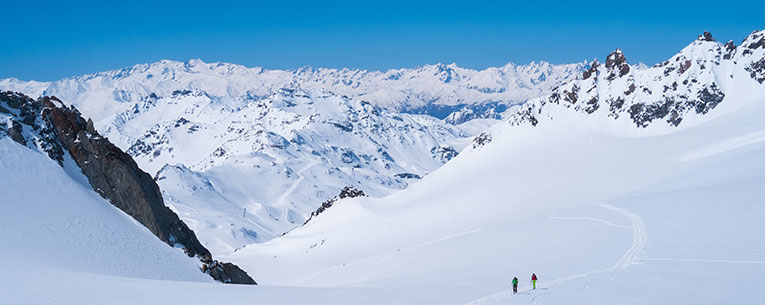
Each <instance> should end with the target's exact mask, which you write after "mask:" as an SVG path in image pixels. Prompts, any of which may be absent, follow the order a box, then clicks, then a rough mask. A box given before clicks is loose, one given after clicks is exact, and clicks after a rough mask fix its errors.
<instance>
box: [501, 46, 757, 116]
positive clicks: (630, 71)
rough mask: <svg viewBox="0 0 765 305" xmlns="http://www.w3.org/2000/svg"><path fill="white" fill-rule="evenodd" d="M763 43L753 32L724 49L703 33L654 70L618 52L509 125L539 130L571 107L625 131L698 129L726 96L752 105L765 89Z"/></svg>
mask: <svg viewBox="0 0 765 305" xmlns="http://www.w3.org/2000/svg"><path fill="white" fill-rule="evenodd" d="M763 39H765V38H764V37H763V34H762V33H761V32H754V33H752V34H751V35H749V36H748V37H747V38H746V39H745V40H744V41H743V42H742V43H741V45H740V46H736V45H735V44H734V43H733V42H732V41H730V42H728V43H726V44H721V43H719V42H717V41H715V40H714V38H713V37H712V35H711V34H710V33H709V32H704V33H703V34H702V35H699V36H698V38H697V39H696V40H695V41H694V42H693V43H691V44H690V45H688V46H687V47H685V48H683V49H682V50H681V51H680V52H679V53H677V54H675V55H674V56H672V57H671V58H670V59H668V60H666V61H664V62H662V63H659V64H656V65H655V66H653V67H651V68H640V67H635V66H631V65H629V63H627V59H626V58H625V55H624V53H622V51H621V50H619V49H617V50H616V51H614V52H613V53H611V54H610V55H608V57H607V58H606V62H605V64H600V63H598V62H597V61H595V62H593V63H592V65H591V66H590V67H589V69H588V70H587V71H585V72H584V73H583V75H582V77H581V78H577V79H576V80H574V81H571V82H568V83H566V84H565V85H562V86H560V87H557V88H555V89H554V90H553V92H552V93H551V94H550V95H548V96H546V97H542V98H538V99H535V100H533V101H530V102H529V103H526V104H524V105H523V106H521V107H520V108H519V109H518V110H517V111H515V112H514V113H513V114H511V115H509V117H510V122H511V124H523V123H530V124H532V125H537V124H538V123H539V122H540V121H550V120H553V119H555V118H556V116H558V113H559V112H560V111H567V112H568V110H564V109H566V108H570V109H571V110H573V111H574V112H576V113H580V114H581V116H582V117H585V116H586V117H597V118H599V120H616V121H618V122H620V126H621V127H620V129H630V128H629V127H631V126H637V127H641V128H649V129H654V130H664V129H666V128H667V127H675V126H678V125H680V124H681V123H683V124H684V125H687V124H693V122H696V121H698V120H701V119H702V116H704V115H705V114H707V113H709V112H710V111H711V110H712V109H715V108H716V107H717V106H718V105H719V104H720V103H721V102H722V101H723V100H725V97H726V96H729V98H728V100H730V101H729V102H728V103H736V101H742V100H743V101H748V100H749V95H750V94H754V93H756V92H758V91H759V90H761V85H762V84H763V81H765V58H764V57H765V56H763V53H762V51H761V48H762V47H763ZM750 80H753V81H754V82H750ZM746 85H748V87H741V86H746ZM717 113H719V111H718V112H717Z"/></svg>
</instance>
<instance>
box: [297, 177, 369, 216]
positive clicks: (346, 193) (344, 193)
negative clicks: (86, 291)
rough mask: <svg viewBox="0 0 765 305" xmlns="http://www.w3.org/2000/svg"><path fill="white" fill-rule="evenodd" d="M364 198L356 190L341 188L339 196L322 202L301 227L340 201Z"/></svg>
mask: <svg viewBox="0 0 765 305" xmlns="http://www.w3.org/2000/svg"><path fill="white" fill-rule="evenodd" d="M364 196H366V195H365V194H364V191H362V190H357V189H355V188H353V187H352V186H346V187H344V188H343V190H341V191H340V194H339V195H337V196H335V197H332V198H330V199H329V200H327V201H324V202H323V203H322V204H321V206H320V207H319V208H318V209H316V211H314V212H313V213H311V217H308V219H306V221H305V223H303V225H305V224H306V223H308V222H309V221H311V219H313V218H314V217H316V216H319V214H321V213H323V212H324V211H326V210H327V209H329V208H331V207H332V205H334V204H335V202H337V201H338V200H340V199H345V198H356V197H364Z"/></svg>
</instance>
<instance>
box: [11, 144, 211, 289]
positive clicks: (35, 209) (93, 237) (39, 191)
mask: <svg viewBox="0 0 765 305" xmlns="http://www.w3.org/2000/svg"><path fill="white" fill-rule="evenodd" d="M64 164H65V168H62V167H61V166H59V164H58V163H56V161H54V160H51V159H50V158H49V157H48V156H46V155H45V154H44V153H41V152H39V151H36V150H33V149H30V148H29V147H24V146H22V145H20V144H18V143H16V142H13V141H12V140H11V139H10V138H9V137H7V136H0V176H2V183H0V232H2V234H0V244H2V245H3V247H2V249H3V251H0V260H2V261H3V262H4V265H6V267H10V266H11V265H12V266H14V268H21V269H22V270H26V269H27V268H38V267H36V266H44V268H56V269H61V270H69V271H76V272H85V273H90V274H99V275H109V276H120V277H133V278H141V279H158V280H176V281H200V282H210V281H212V279H211V278H210V277H209V276H207V275H205V274H203V273H201V272H199V262H198V261H197V260H196V259H194V258H190V257H187V256H186V255H184V254H183V252H182V251H178V250H177V249H173V248H171V247H168V246H167V245H166V244H164V243H163V242H161V241H160V240H159V239H157V238H156V237H155V236H154V235H153V234H152V233H151V232H150V231H149V230H147V229H146V228H144V227H143V226H142V225H141V224H139V223H137V222H136V221H135V220H133V219H132V218H130V216H128V215H126V214H124V213H123V212H122V211H120V210H118V209H117V208H115V207H114V206H112V205H111V204H110V203H109V202H108V201H106V200H105V199H103V198H101V196H99V195H98V194H97V193H96V192H94V191H93V189H92V188H91V187H90V185H89V184H88V182H87V178H86V177H85V176H84V175H83V174H82V173H81V172H80V171H79V168H77V167H76V165H75V164H74V161H72V160H71V157H69V156H68V155H66V156H65V162H64ZM15 280H17V278H15V277H13V276H10V275H8V274H5V273H4V274H3V275H2V276H0V282H1V283H0V286H5V285H6V284H8V283H10V282H11V281H15ZM5 295H7V294H4V296H5Z"/></svg>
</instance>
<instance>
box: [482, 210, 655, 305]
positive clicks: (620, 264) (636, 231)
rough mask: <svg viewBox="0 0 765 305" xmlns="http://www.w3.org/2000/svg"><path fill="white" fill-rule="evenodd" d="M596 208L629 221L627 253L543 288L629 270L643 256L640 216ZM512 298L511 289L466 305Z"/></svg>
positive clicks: (553, 281)
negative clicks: (607, 265)
mask: <svg viewBox="0 0 765 305" xmlns="http://www.w3.org/2000/svg"><path fill="white" fill-rule="evenodd" d="M596 206H598V207H601V208H604V209H608V210H611V211H613V212H615V213H618V214H621V215H623V216H625V217H627V218H629V220H630V222H631V228H632V244H631V245H630V247H629V249H627V251H626V252H625V253H624V254H623V255H622V256H621V257H620V258H619V260H618V261H616V263H614V265H613V266H611V267H610V268H606V269H600V270H594V271H590V272H585V273H580V274H575V275H571V276H567V277H564V278H560V279H556V280H552V281H546V282H544V285H545V287H547V288H549V287H555V286H559V285H561V284H564V283H567V282H571V281H575V280H580V279H584V278H587V277H590V276H593V275H597V274H603V273H612V272H615V271H622V270H625V269H627V268H629V267H630V266H632V265H633V264H636V263H637V262H638V261H640V260H641V258H642V256H643V253H644V251H645V246H646V244H647V242H648V238H647V236H646V233H645V224H644V223H643V219H642V218H640V216H638V215H637V214H635V213H632V212H631V211H629V210H627V209H624V208H619V207H615V206H612V205H609V204H606V203H598V204H596ZM582 220H587V221H591V220H592V219H587V218H583V219H582ZM611 280H613V276H609V281H611ZM585 287H589V284H588V285H585ZM528 291H531V289H530V288H529V287H526V289H523V290H519V293H522V292H528ZM555 292H556V291H550V292H546V293H542V294H539V295H536V296H534V297H533V298H532V299H531V301H532V303H534V305H539V304H540V303H539V300H538V299H539V297H541V296H544V295H548V294H552V293H555ZM512 296H513V291H512V289H508V290H503V291H500V292H497V293H495V294H492V295H489V296H485V297H483V298H479V299H476V300H473V301H472V302H470V303H467V304H468V305H486V304H494V303H496V302H499V301H502V300H505V299H507V298H509V297H512Z"/></svg>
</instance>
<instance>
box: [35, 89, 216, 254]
mask: <svg viewBox="0 0 765 305" xmlns="http://www.w3.org/2000/svg"><path fill="white" fill-rule="evenodd" d="M53 101H58V100H57V99H56V98H55V97H53V98H49V97H43V98H41V99H40V100H39V101H38V102H39V103H40V104H41V105H42V106H43V112H42V116H43V117H44V118H45V119H46V120H47V121H48V122H50V123H51V126H52V127H53V128H54V130H55V132H56V135H57V136H58V138H59V139H60V140H61V144H62V146H63V147H64V149H66V151H68V152H69V154H70V155H71V156H72V158H73V159H74V161H75V162H77V165H78V166H79V167H80V168H81V169H82V172H83V173H84V174H85V176H87V177H88V180H89V181H90V184H91V185H92V186H93V189H94V190H96V192H98V193H99V194H101V196H103V197H104V198H107V199H109V201H111V203H112V204H113V205H115V206H116V207H118V208H119V209H120V210H122V211H124V212H125V213H127V214H128V215H130V216H132V217H133V218H135V219H136V220H138V222H140V223H141V224H143V225H144V226H146V227H147V228H148V229H149V230H150V231H151V232H152V233H154V235H156V236H157V237H158V238H159V239H160V240H162V241H164V242H165V243H167V244H169V245H171V246H174V247H179V248H183V249H184V251H185V252H186V254H188V255H189V256H199V257H201V258H209V257H210V252H209V251H208V250H207V249H205V248H204V246H202V244H201V243H200V242H199V241H198V240H197V238H196V236H195V235H194V232H192V231H191V230H190V229H189V228H188V227H187V226H186V224H185V223H183V222H182V221H181V220H180V219H179V218H178V215H176V214H175V213H174V212H173V211H171V210H170V209H169V208H168V207H166V206H165V205H164V201H163V199H162V194H161V193H160V191H159V186H157V184H156V183H155V182H154V180H153V179H152V177H151V176H150V175H149V174H147V173H146V172H144V171H142V170H141V169H140V168H138V165H137V164H136V163H135V161H133V158H131V157H130V156H129V155H128V154H126V153H124V152H123V151H122V150H120V149H119V148H117V147H116V146H114V145H113V144H112V143H110V142H109V140H107V139H106V138H104V137H101V136H100V135H99V134H98V132H96V131H95V130H94V128H93V123H92V122H91V121H86V120H85V119H84V118H82V116H80V113H79V112H78V111H77V110H76V109H73V108H63V107H56V105H55V104H54V103H53ZM58 102H60V101H58Z"/></svg>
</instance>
